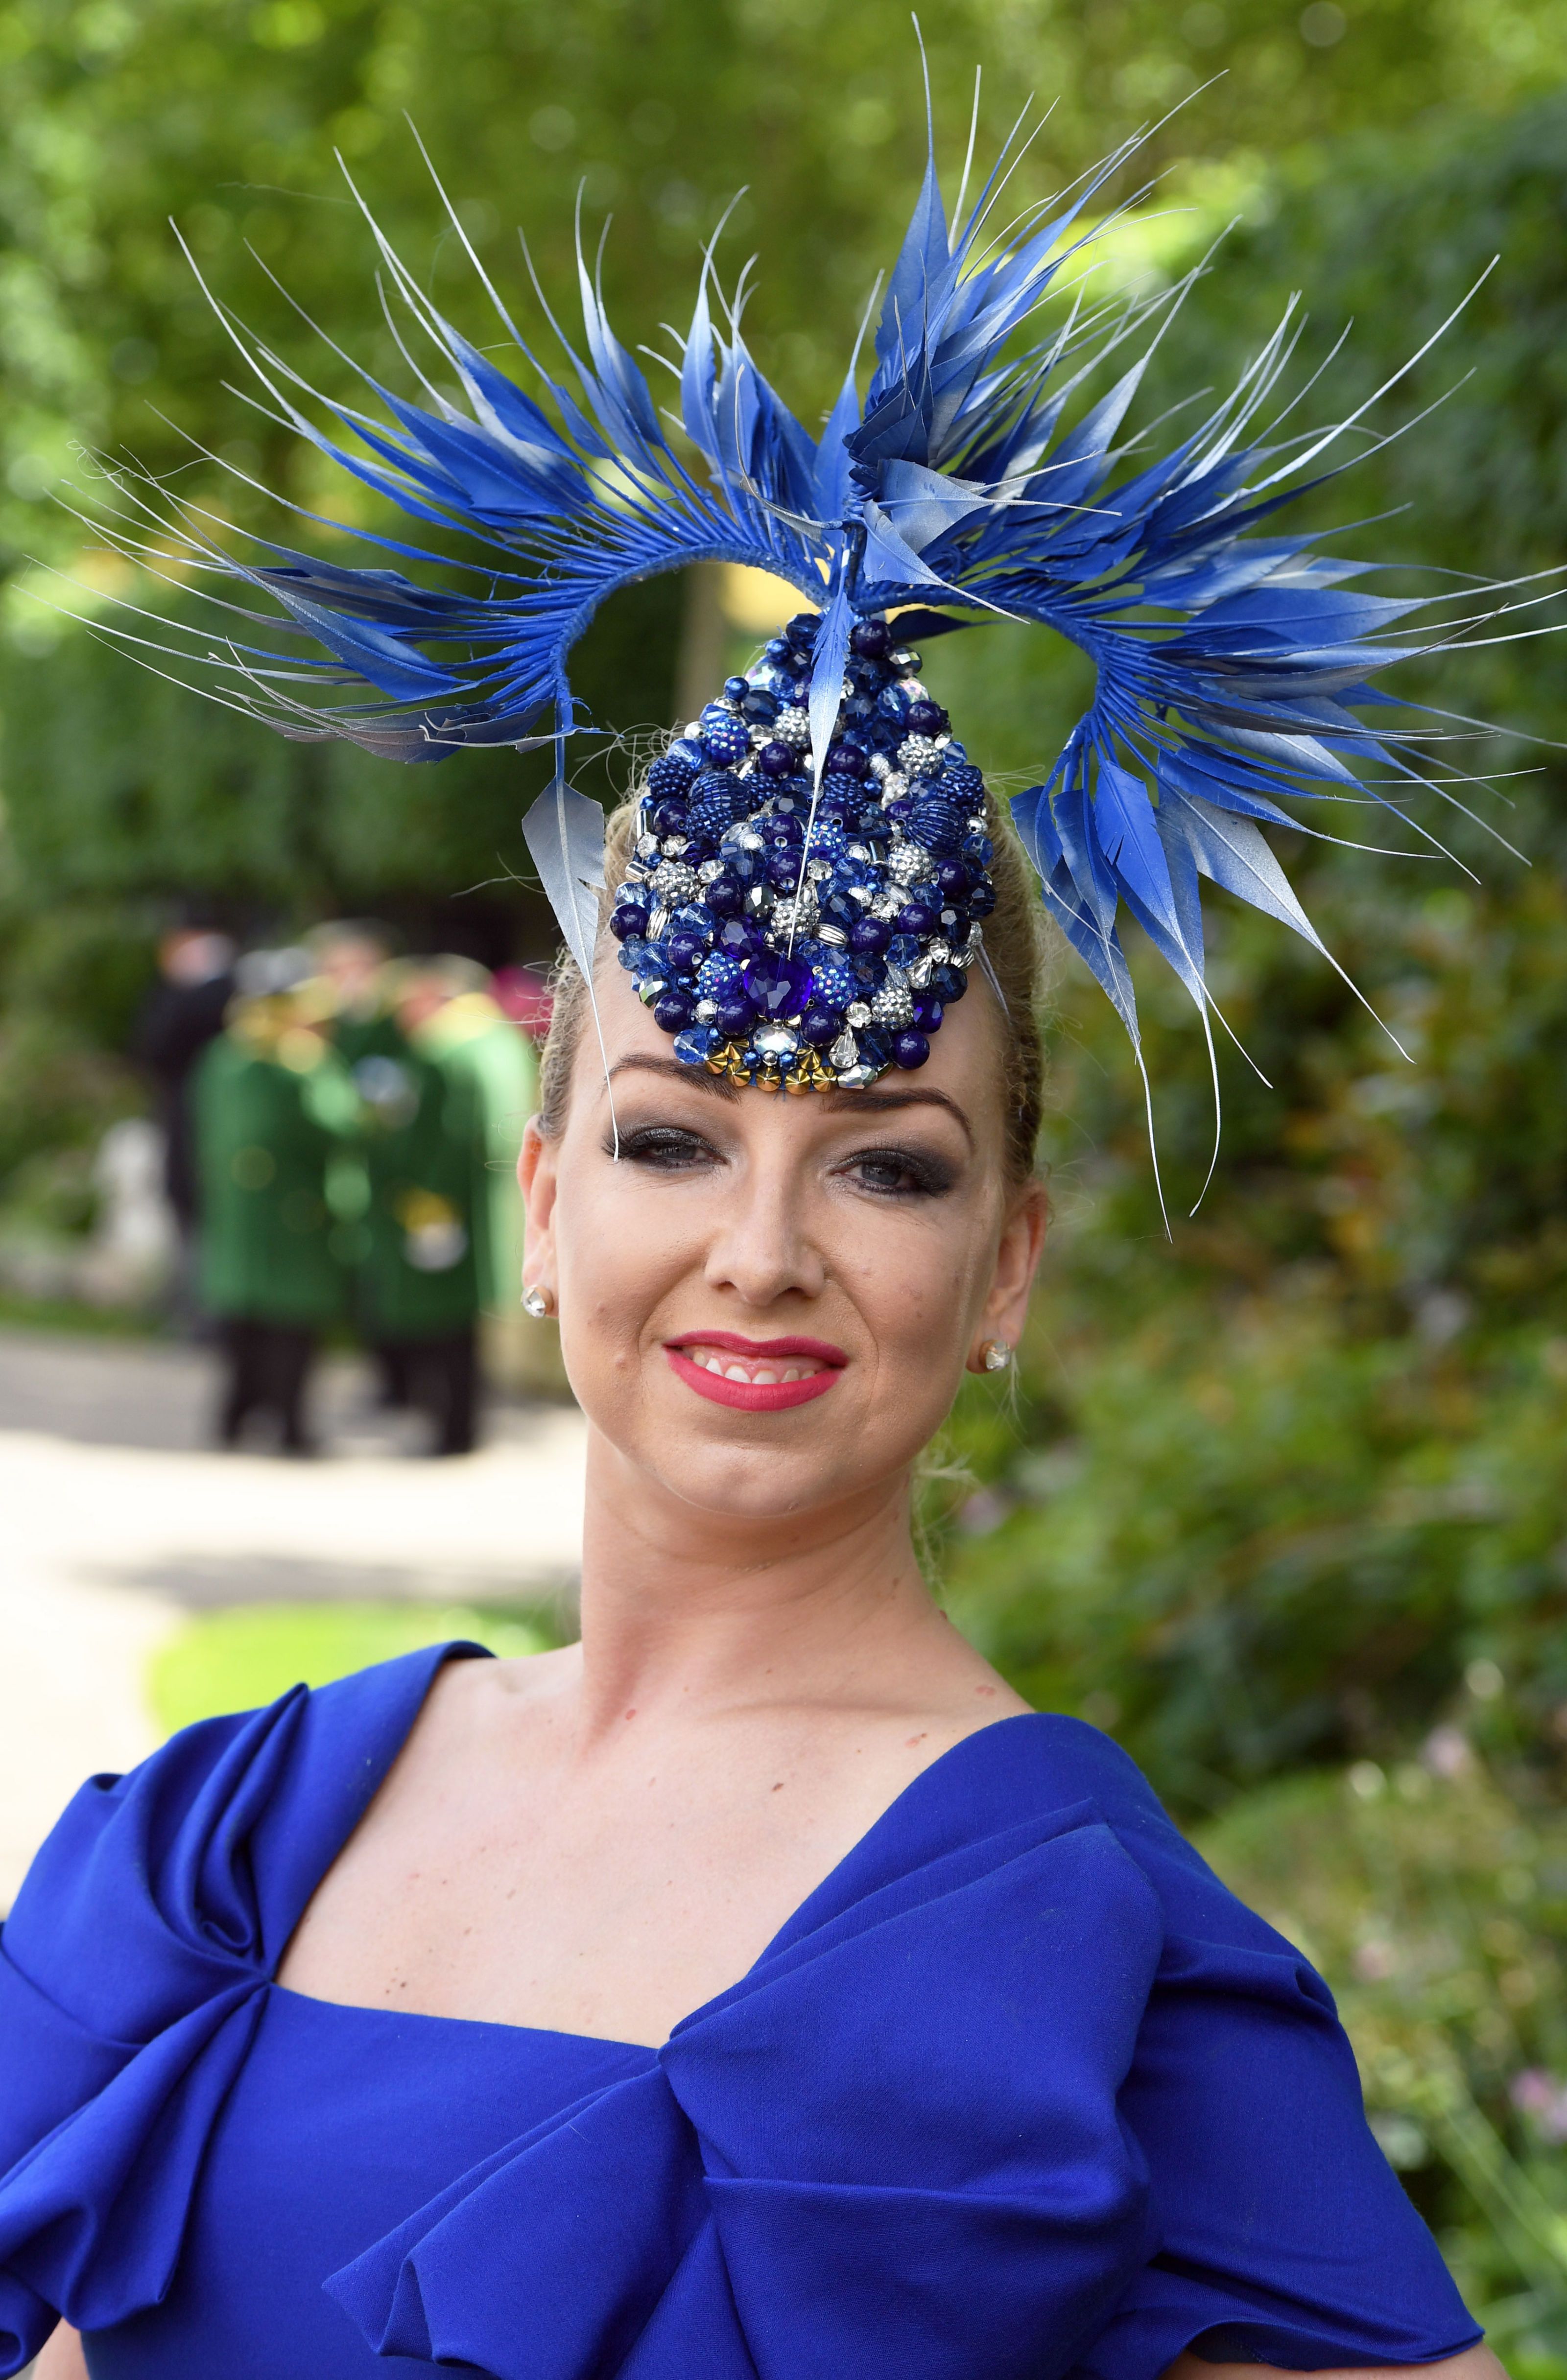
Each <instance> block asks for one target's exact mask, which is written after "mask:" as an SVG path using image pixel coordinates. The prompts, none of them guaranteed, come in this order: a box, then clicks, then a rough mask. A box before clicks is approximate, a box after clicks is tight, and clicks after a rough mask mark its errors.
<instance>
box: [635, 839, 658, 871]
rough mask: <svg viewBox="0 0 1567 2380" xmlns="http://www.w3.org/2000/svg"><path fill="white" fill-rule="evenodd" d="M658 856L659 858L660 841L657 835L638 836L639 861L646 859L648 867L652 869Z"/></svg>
mask: <svg viewBox="0 0 1567 2380" xmlns="http://www.w3.org/2000/svg"><path fill="white" fill-rule="evenodd" d="M637 856H638V859H645V860H646V861H647V862H648V865H649V866H650V867H651V866H652V865H653V863H654V862H655V861H656V860H657V858H658V856H659V839H658V837H657V835H656V834H639V835H638V838H637Z"/></svg>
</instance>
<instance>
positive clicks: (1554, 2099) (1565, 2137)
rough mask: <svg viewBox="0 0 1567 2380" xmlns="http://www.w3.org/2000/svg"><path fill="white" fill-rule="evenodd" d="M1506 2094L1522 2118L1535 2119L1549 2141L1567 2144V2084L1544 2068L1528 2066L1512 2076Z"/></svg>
mask: <svg viewBox="0 0 1567 2380" xmlns="http://www.w3.org/2000/svg"><path fill="white" fill-rule="evenodd" d="M1507 2095H1508V2097H1509V2098H1510V2099H1511V2100H1512V2104H1513V2106H1514V2107H1516V2108H1517V2109H1518V2111H1519V2113H1520V2115H1524V2116H1532V2117H1533V2118H1534V2119H1535V2122H1536V2123H1537V2125H1538V2127H1539V2130H1540V2132H1541V2134H1542V2136H1543V2137H1544V2138H1545V2139H1546V2140H1548V2141H1550V2142H1552V2143H1560V2142H1562V2141H1567V2083H1559V2082H1558V2081H1557V2079H1556V2077H1555V2075H1554V2074H1548V2073H1547V2072H1546V2070H1545V2069H1544V2067H1543V2066H1525V2067H1524V2070H1523V2071H1522V2072H1521V2073H1519V2074H1515V2075H1514V2076H1513V2077H1512V2082H1511V2083H1509V2084H1508V2086H1507Z"/></svg>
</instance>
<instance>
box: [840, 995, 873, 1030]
mask: <svg viewBox="0 0 1567 2380" xmlns="http://www.w3.org/2000/svg"><path fill="white" fill-rule="evenodd" d="M844 1017H845V1018H846V1019H847V1021H848V1023H849V1024H851V1025H852V1026H855V1028H856V1031H863V1029H864V1027H865V1026H868V1025H869V1023H870V1010H869V1007H868V1005H867V1004H866V1002H864V1001H863V1000H851V1001H850V1002H849V1004H848V1006H847V1008H845V1009H844Z"/></svg>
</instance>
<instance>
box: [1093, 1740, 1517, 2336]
mask: <svg viewBox="0 0 1567 2380" xmlns="http://www.w3.org/2000/svg"><path fill="white" fill-rule="evenodd" d="M1056 1724H1057V1726H1058V1727H1059V1728H1063V1729H1073V1728H1075V1723H1074V1722H1071V1721H1058V1722H1057V1723H1056ZM1075 1731H1076V1732H1077V1733H1078V1734H1079V1735H1080V1736H1081V1737H1082V1738H1084V1739H1087V1741H1085V1742H1084V1743H1081V1744H1080V1745H1078V1746H1077V1748H1076V1750H1077V1756H1076V1757H1075V1759H1074V1761H1073V1764H1072V1769H1071V1774H1072V1776H1073V1778H1074V1780H1075V1781H1076V1782H1078V1783H1082V1782H1083V1781H1085V1779H1086V1776H1088V1775H1091V1779H1092V1783H1093V1786H1094V1790H1095V1792H1096V1795H1097V1798H1098V1800H1099V1804H1100V1806H1101V1807H1102V1808H1103V1809H1104V1811H1105V1814H1106V1815H1107V1817H1108V1818H1109V1819H1110V1821H1111V1825H1112V1826H1113V1827H1114V1828H1115V1831H1116V1834H1117V1837H1118V1840H1120V1841H1121V1842H1122V1843H1123V1844H1124V1847H1125V1848H1126V1850H1127V1851H1128V1852H1129V1853H1130V1854H1131V1855H1132V1856H1133V1857H1134V1858H1135V1859H1136V1861H1137V1863H1138V1864H1139V1866H1140V1867H1141V1868H1142V1870H1143V1873H1144V1874H1145V1875H1146V1876H1148V1880H1149V1882H1150V1883H1151V1884H1152V1886H1153V1888H1154V1889H1155V1891H1156V1892H1157V1894H1158V1897H1159V1902H1160V1911H1161V1913H1162V1917H1163V1925H1164V1948H1163V1951H1162V1954H1161V1956H1160V1963H1159V1972H1158V1974H1157V1976H1156V1978H1155V1981H1154V1985H1153V1989H1152V1991H1151V1993H1150V1994H1149V1998H1148V2008H1147V2010H1146V2012H1145V2014H1144V2018H1143V2022H1142V2025H1141V2028H1140V2031H1139V2034H1138V2040H1137V2048H1136V2056H1135V2058H1134V2059H1133V2062H1132V2069H1131V2071H1130V2073H1129V2075H1128V2077H1127V2080H1126V2084H1125V2088H1124V2091H1123V2093H1122V2096H1121V2107H1122V2112H1123V2114H1124V2117H1125V2119H1126V2121H1127V2122H1128V2124H1129V2125H1130V2126H1131V2129H1132V2131H1134V2133H1135V2134H1136V2138H1137V2141H1138V2143H1139V2145H1140V2146H1141V2148H1142V2151H1143V2154H1144V2155H1145V2157H1146V2158H1147V2160H1148V2175H1149V2201H1150V2210H1151V2215H1152V2218H1153V2222H1154V2226H1155V2229H1156V2234H1157V2241H1158V2244H1157V2247H1156V2250H1155V2253H1153V2254H1152V2256H1151V2257H1150V2258H1149V2259H1148V2263H1147V2264H1146V2265H1144V2267H1143V2268H1142V2270H1141V2271H1140V2272H1139V2273H1138V2274H1137V2275H1136V2278H1135V2279H1134V2280H1133V2282H1132V2283H1131V2285H1130V2286H1129V2288H1128V2289H1127V2290H1126V2293H1125V2295H1124V2298H1123V2299H1122V2301H1121V2302H1120V2304H1119V2305H1118V2306H1117V2308H1116V2309H1115V2312H1114V2313H1113V2314H1112V2316H1111V2319H1110V2320H1109V2322H1108V2323H1107V2324H1106V2325H1105V2326H1104V2328H1103V2330H1102V2331H1101V2333H1100V2335H1099V2338H1097V2339H1096V2341H1095V2342H1094V2345H1093V2347H1092V2348H1091V2350H1089V2351H1088V2352H1087V2354H1086V2355H1085V2356H1084V2357H1083V2358H1082V2359H1081V2362H1080V2372H1081V2374H1083V2375H1091V2380H1158V2375H1159V2374H1160V2373H1162V2372H1163V2371H1164V2370H1165V2369H1166V2368H1167V2367H1168V2365H1169V2364H1170V2363H1172V2362H1173V2361H1174V2359H1175V2357H1176V2356H1177V2355H1179V2354H1180V2353H1181V2352H1182V2351H1183V2350H1184V2349H1185V2348H1187V2347H1194V2348H1195V2349H1196V2350H1197V2352H1198V2353H1199V2354H1201V2355H1203V2356H1205V2357H1207V2358H1208V2359H1209V2361H1212V2362H1237V2363H1251V2362H1258V2363H1272V2364H1280V2365H1282V2366H1284V2367H1285V2368H1286V2369H1291V2370H1296V2371H1307V2372H1311V2371H1322V2370H1327V2369H1330V2368H1331V2367H1334V2366H1343V2365H1374V2364H1379V2363H1392V2364H1412V2363H1427V2362H1436V2361H1439V2359H1441V2358H1442V2357H1444V2356H1449V2355H1456V2354H1458V2353H1460V2352H1461V2351H1462V2350H1464V2348H1466V2347H1471V2346H1473V2345H1474V2344H1475V2342H1476V2339H1478V2338H1480V2336H1481V2332H1480V2329H1479V2326H1478V2325H1477V2324H1476V2322H1475V2320H1474V2317H1473V2316H1472V2315H1471V2314H1470V2313H1469V2311H1468V2309H1467V2308H1466V2307H1465V2305H1464V2301H1463V2299H1462V2298H1461V2297H1460V2296H1459V2294H1458V2291H1457V2289H1456V2288H1455V2287H1454V2285H1453V2283H1452V2278H1451V2277H1450V2275H1449V2273H1448V2270H1447V2267H1446V2265H1444V2264H1443V2262H1442V2259H1441V2256H1440V2254H1439V2252H1438V2249H1437V2245H1436V2242H1435V2241H1434V2240H1433V2239H1432V2238H1431V2235H1430V2233H1429V2231H1428V2230H1427V2228H1426V2226H1425V2224H1424V2223H1423V2222H1422V2221H1421V2220H1420V2217H1419V2216H1418V2215H1417V2213H1416V2212H1415V2208H1414V2206H1413V2205H1412V2204H1411V2203H1410V2201H1409V2199H1408V2197H1407V2196H1406V2194H1405V2192H1404V2191H1403V2187H1402V2185H1401V2183H1400V2182H1399V2180H1398V2178H1397V2176H1396V2175H1395V2174H1394V2173H1393V2171H1392V2169H1391V2167H1390V2166H1389V2164H1388V2162H1387V2160H1386V2158H1385V2157H1384V2156H1383V2155H1382V2153H1381V2151H1380V2149H1379V2147H1378V2145H1377V2143H1376V2141H1375V2139H1374V2138H1373V2136H1372V2134H1371V2131H1370V2129H1369V2127H1368V2125H1367V2121H1366V2114H1365V2107H1364V2104H1363V2101H1362V2097H1361V2089H1360V2077H1359V2074H1358V2072H1357V2070H1356V2068H1355V2062H1354V2051H1353V2050H1352V2049H1351V2047H1350V2044H1349V2041H1348V2038H1347V2036H1346V2035H1345V2034H1344V2031H1343V2028H1342V2025H1341V2024H1340V2022H1339V2020H1338V2014H1337V2011H1336V2010H1335V2008H1334V2005H1333V1998H1332V1995H1331V1993H1330V1991H1329V1989H1328V1986H1327V1985H1326V1984H1325V1983H1324V1982H1323V1980H1322V1978H1321V1976H1320V1975H1318V1973H1317V1972H1316V1971H1315V1969H1314V1968H1313V1967H1312V1966H1311V1965H1310V1964H1309V1963H1308V1962H1307V1961H1306V1959H1304V1958H1303V1957H1302V1956H1301V1954H1300V1952H1299V1951H1298V1950H1296V1949H1294V1947H1293V1945H1292V1944H1291V1943H1289V1942H1287V1941H1286V1940H1285V1939H1284V1938H1283V1937H1282V1935H1279V1934H1277V1933H1275V1932H1274V1930H1273V1928H1272V1927H1271V1926H1269V1925H1265V1924H1264V1922H1263V1921H1262V1919H1261V1918H1259V1917H1257V1916H1256V1915H1255V1914H1254V1913H1253V1912H1252V1911H1250V1910H1249V1909H1247V1908H1245V1906H1244V1905H1243V1904H1242V1903H1241V1902H1240V1901H1238V1900H1236V1899H1235V1897H1234V1895H1233V1893H1232V1892H1230V1891H1229V1890H1228V1889H1227V1888H1226V1887H1225V1886H1224V1885H1222V1884H1221V1882H1220V1881H1219V1878H1218V1877H1217V1876H1214V1874H1213V1873H1212V1871H1211V1869H1209V1867H1208V1866H1207V1865H1206V1864H1205V1863H1204V1862H1203V1861H1202V1859H1201V1858H1200V1857H1199V1856H1198V1854H1197V1852H1196V1851H1195V1850H1194V1849H1193V1848H1192V1846H1191V1845H1190V1844H1189V1843H1187V1842H1186V1841H1185V1840H1184V1838H1183V1837H1182V1836H1181V1835H1180V1834H1178V1833H1177V1831H1176V1829H1175V1828H1174V1827H1172V1825H1171V1823H1170V1821H1169V1819H1168V1818H1167V1817H1166V1815H1165V1814H1164V1812H1163V1810H1162V1809H1161V1808H1160V1804H1159V1803H1158V1801H1157V1800H1156V1798H1155V1796H1154V1795H1153V1793H1152V1791H1151V1790H1150V1789H1149V1787H1148V1783H1147V1781H1146V1780H1145V1779H1144V1778H1143V1777H1142V1776H1141V1775H1140V1774H1139V1772H1138V1771H1137V1769H1136V1767H1134V1765H1133V1764H1132V1762H1131V1761H1129V1760H1128V1759H1127V1758H1126V1756H1125V1755H1124V1753H1122V1752H1121V1751H1119V1750H1118V1748H1117V1747H1116V1746H1115V1745H1113V1744H1111V1743H1108V1742H1107V1741H1106V1740H1105V1739H1104V1738H1102V1737H1100V1736H1098V1735H1097V1734H1096V1733H1094V1731H1093V1730H1088V1729H1077V1730H1075Z"/></svg>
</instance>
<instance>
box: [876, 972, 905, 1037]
mask: <svg viewBox="0 0 1567 2380" xmlns="http://www.w3.org/2000/svg"><path fill="white" fill-rule="evenodd" d="M870 1014H871V1015H872V1017H873V1018H874V1019H875V1021H876V1023H877V1024H878V1025H890V1026H893V1029H894V1031H901V1030H902V1028H903V1027H904V1026H905V1025H912V1024H913V1023H914V1002H913V1001H912V1000H911V999H910V998H909V995H908V991H907V989H906V987H905V985H903V984H901V983H885V984H883V985H882V987H881V990H880V991H879V992H878V993H877V995H876V997H875V999H874V1000H873V1001H872V1002H871V1003H870Z"/></svg>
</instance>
